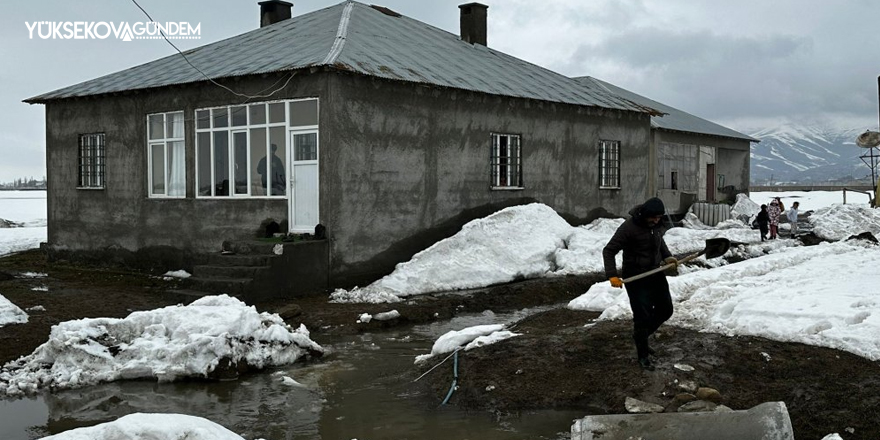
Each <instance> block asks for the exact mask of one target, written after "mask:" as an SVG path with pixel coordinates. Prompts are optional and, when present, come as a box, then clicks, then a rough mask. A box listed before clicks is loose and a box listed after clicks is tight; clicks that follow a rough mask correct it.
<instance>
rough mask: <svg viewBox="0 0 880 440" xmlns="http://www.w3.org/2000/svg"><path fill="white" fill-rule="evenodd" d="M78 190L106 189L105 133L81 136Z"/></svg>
mask: <svg viewBox="0 0 880 440" xmlns="http://www.w3.org/2000/svg"><path fill="white" fill-rule="evenodd" d="M77 156H78V159H79V182H78V183H77V188H97V189H103V188H104V133H91V134H81V135H79V154H77Z"/></svg>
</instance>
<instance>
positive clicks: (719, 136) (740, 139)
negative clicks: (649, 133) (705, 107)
mask: <svg viewBox="0 0 880 440" xmlns="http://www.w3.org/2000/svg"><path fill="white" fill-rule="evenodd" d="M698 117H699V116H698ZM716 125H717V124H716ZM651 128H652V129H653V130H662V131H668V132H670V133H682V134H699V135H701V136H710V137H716V138H722V139H735V140H738V141H749V142H755V143H759V142H761V140H760V139H755V138H753V137H751V136H748V135H745V134H744V135H743V137H737V136H725V135H723V134H714V133H703V132H700V131H687V130H676V129H674V128H666V127H651ZM725 128H726V127H725ZM730 130H732V129H730ZM732 131H736V130H732Z"/></svg>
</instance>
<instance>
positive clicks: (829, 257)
mask: <svg viewBox="0 0 880 440" xmlns="http://www.w3.org/2000/svg"><path fill="white" fill-rule="evenodd" d="M878 256H880V247H878V246H877V245H874V244H869V243H867V242H864V241H846V242H836V243H822V244H819V245H817V246H809V247H803V246H801V247H789V248H779V249H775V250H772V251H771V253H770V254H768V255H766V256H763V257H761V258H754V259H751V260H746V261H743V262H739V263H737V264H730V265H725V266H720V267H716V268H712V269H708V270H701V271H695V272H690V273H686V274H683V275H679V276H677V277H670V278H668V280H669V288H670V291H671V293H672V297H673V303H674V305H675V313H674V315H673V316H672V318H671V319H670V320H669V321H668V324H671V325H675V326H681V327H685V328H690V329H694V330H698V331H708V332H713V333H721V334H726V335H730V336H733V335H750V336H761V337H765V338H769V339H773V340H777V341H783V342H800V343H804V344H809V345H816V346H822V347H829V348H835V349H839V350H844V351H848V352H851V353H854V354H857V355H859V356H862V357H865V358H868V359H871V360H880V273H878V271H877V267H876V266H877V261H878V260H880V259H878ZM568 307H569V308H572V309H577V310H593V311H601V312H602V315H601V316H600V317H599V320H610V319H629V318H630V317H631V316H632V314H631V311H630V308H629V300H628V298H627V296H626V292H625V290H624V289H615V288H613V287H611V285H610V283H608V282H602V283H598V284H595V285H593V286H592V287H590V289H589V290H588V291H587V292H586V293H585V294H583V295H581V296H579V297H577V298H575V299H574V300H572V301H571V302H570V303H569V305H568Z"/></svg>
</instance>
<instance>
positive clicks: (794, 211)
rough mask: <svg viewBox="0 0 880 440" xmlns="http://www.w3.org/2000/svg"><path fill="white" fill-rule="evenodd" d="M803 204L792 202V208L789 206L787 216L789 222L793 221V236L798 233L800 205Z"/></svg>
mask: <svg viewBox="0 0 880 440" xmlns="http://www.w3.org/2000/svg"><path fill="white" fill-rule="evenodd" d="M799 206H801V203H800V202H794V203H792V204H791V208H789V210H788V212H787V213H786V217H788V222H789V223H791V236H792V237H794V236H795V235H797V233H798V207H799Z"/></svg>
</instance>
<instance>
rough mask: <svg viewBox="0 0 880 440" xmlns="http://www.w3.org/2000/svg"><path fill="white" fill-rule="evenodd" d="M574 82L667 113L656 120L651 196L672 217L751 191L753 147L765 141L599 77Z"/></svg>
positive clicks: (658, 116)
mask: <svg viewBox="0 0 880 440" xmlns="http://www.w3.org/2000/svg"><path fill="white" fill-rule="evenodd" d="M575 79H576V80H577V81H579V82H581V83H582V84H584V85H586V86H589V87H599V88H603V89H605V90H607V91H609V92H611V93H614V94H616V95H618V96H620V97H621V98H623V99H626V100H628V101H631V102H634V103H637V104H640V105H643V106H646V107H650V108H653V109H656V110H658V111H660V112H662V113H663V114H662V115H655V116H652V117H651V159H650V168H649V175H650V176H654V178H651V179H648V194H651V195H655V196H657V197H660V199H662V200H663V202H664V204H665V205H666V208H667V210H669V212H670V213H671V214H681V213H684V212H686V211H687V209H688V208H689V207H690V206H691V204H692V203H693V202H721V201H727V200H729V201H731V202H734V201H736V194H739V193H746V192H748V189H749V158H750V152H751V143H752V142H760V140H758V139H755V138H753V137H751V136H747V135H744V134H742V133H739V132H737V131H734V130H731V129H729V128H727V127H724V126H721V125H718V124H715V123H713V122H711V121H707V120H705V119H703V118H700V117H697V116H694V115H692V114H690V113H687V112H684V111H681V110H679V109H677V108H674V107H670V106H668V105H665V104H661V103H659V102H657V101H654V100H652V99H649V98H646V97H644V96H641V95H638V94H636V93H633V92H631V91H629V90H626V89H623V88H620V87H617V86H615V85H613V84H610V83H608V82H605V81H602V80H599V79H596V78H592V77H589V76H584V77H580V78H575Z"/></svg>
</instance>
